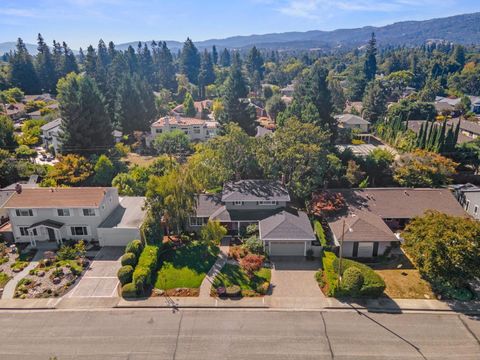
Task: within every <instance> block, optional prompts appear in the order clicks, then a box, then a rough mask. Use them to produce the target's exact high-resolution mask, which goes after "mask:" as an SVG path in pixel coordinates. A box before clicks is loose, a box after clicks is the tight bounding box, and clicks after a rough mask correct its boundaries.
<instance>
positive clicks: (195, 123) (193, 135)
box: [145, 116, 219, 146]
mask: <svg viewBox="0 0 480 360" xmlns="http://www.w3.org/2000/svg"><path fill="white" fill-rule="evenodd" d="M218 128H219V124H218V122H216V121H209V120H202V119H196V118H186V117H180V116H164V117H162V118H160V119H159V120H157V121H155V122H154V123H153V124H152V125H151V126H150V130H151V132H150V135H148V136H147V137H146V139H145V140H146V144H147V146H151V144H152V142H153V140H155V138H156V137H157V136H158V135H160V134H164V133H168V132H171V131H173V130H181V131H183V132H184V133H185V134H187V135H188V137H189V139H190V140H198V141H204V140H207V139H210V138H212V137H214V136H216V135H217V132H218Z"/></svg>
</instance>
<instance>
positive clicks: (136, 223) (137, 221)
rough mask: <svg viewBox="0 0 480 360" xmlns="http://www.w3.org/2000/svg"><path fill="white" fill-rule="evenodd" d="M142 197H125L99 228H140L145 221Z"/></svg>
mask: <svg viewBox="0 0 480 360" xmlns="http://www.w3.org/2000/svg"><path fill="white" fill-rule="evenodd" d="M144 205H145V198H144V197H134V196H126V197H124V198H122V199H121V201H120V204H119V205H118V206H117V208H116V209H115V210H113V212H112V213H111V214H110V215H109V216H108V217H107V218H106V219H105V220H104V221H103V222H102V223H101V224H100V226H99V228H140V226H141V225H142V223H143V220H144V219H145V215H146V213H147V212H146V210H145V209H144V208H143V207H144Z"/></svg>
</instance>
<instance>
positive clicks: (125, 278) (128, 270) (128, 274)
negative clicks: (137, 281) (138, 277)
mask: <svg viewBox="0 0 480 360" xmlns="http://www.w3.org/2000/svg"><path fill="white" fill-rule="evenodd" d="M117 276H118V280H120V284H122V285H125V284H127V283H130V282H132V277H133V267H132V266H131V265H124V266H122V267H121V268H120V269H118V272H117Z"/></svg>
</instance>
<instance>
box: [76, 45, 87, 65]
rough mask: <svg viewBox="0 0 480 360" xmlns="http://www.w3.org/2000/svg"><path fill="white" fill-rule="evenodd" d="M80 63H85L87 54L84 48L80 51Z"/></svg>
mask: <svg viewBox="0 0 480 360" xmlns="http://www.w3.org/2000/svg"><path fill="white" fill-rule="evenodd" d="M78 63H79V64H81V65H83V64H84V63H85V53H84V52H83V49H82V48H80V49H79V50H78Z"/></svg>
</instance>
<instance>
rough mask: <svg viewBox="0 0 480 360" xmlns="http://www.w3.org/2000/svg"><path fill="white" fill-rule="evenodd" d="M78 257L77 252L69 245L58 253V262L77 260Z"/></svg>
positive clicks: (64, 246) (63, 246)
mask: <svg viewBox="0 0 480 360" xmlns="http://www.w3.org/2000/svg"><path fill="white" fill-rule="evenodd" d="M76 257H77V251H76V250H75V249H74V248H73V247H71V246H67V245H62V247H61V248H60V250H58V251H57V258H58V260H75V259H76Z"/></svg>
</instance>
